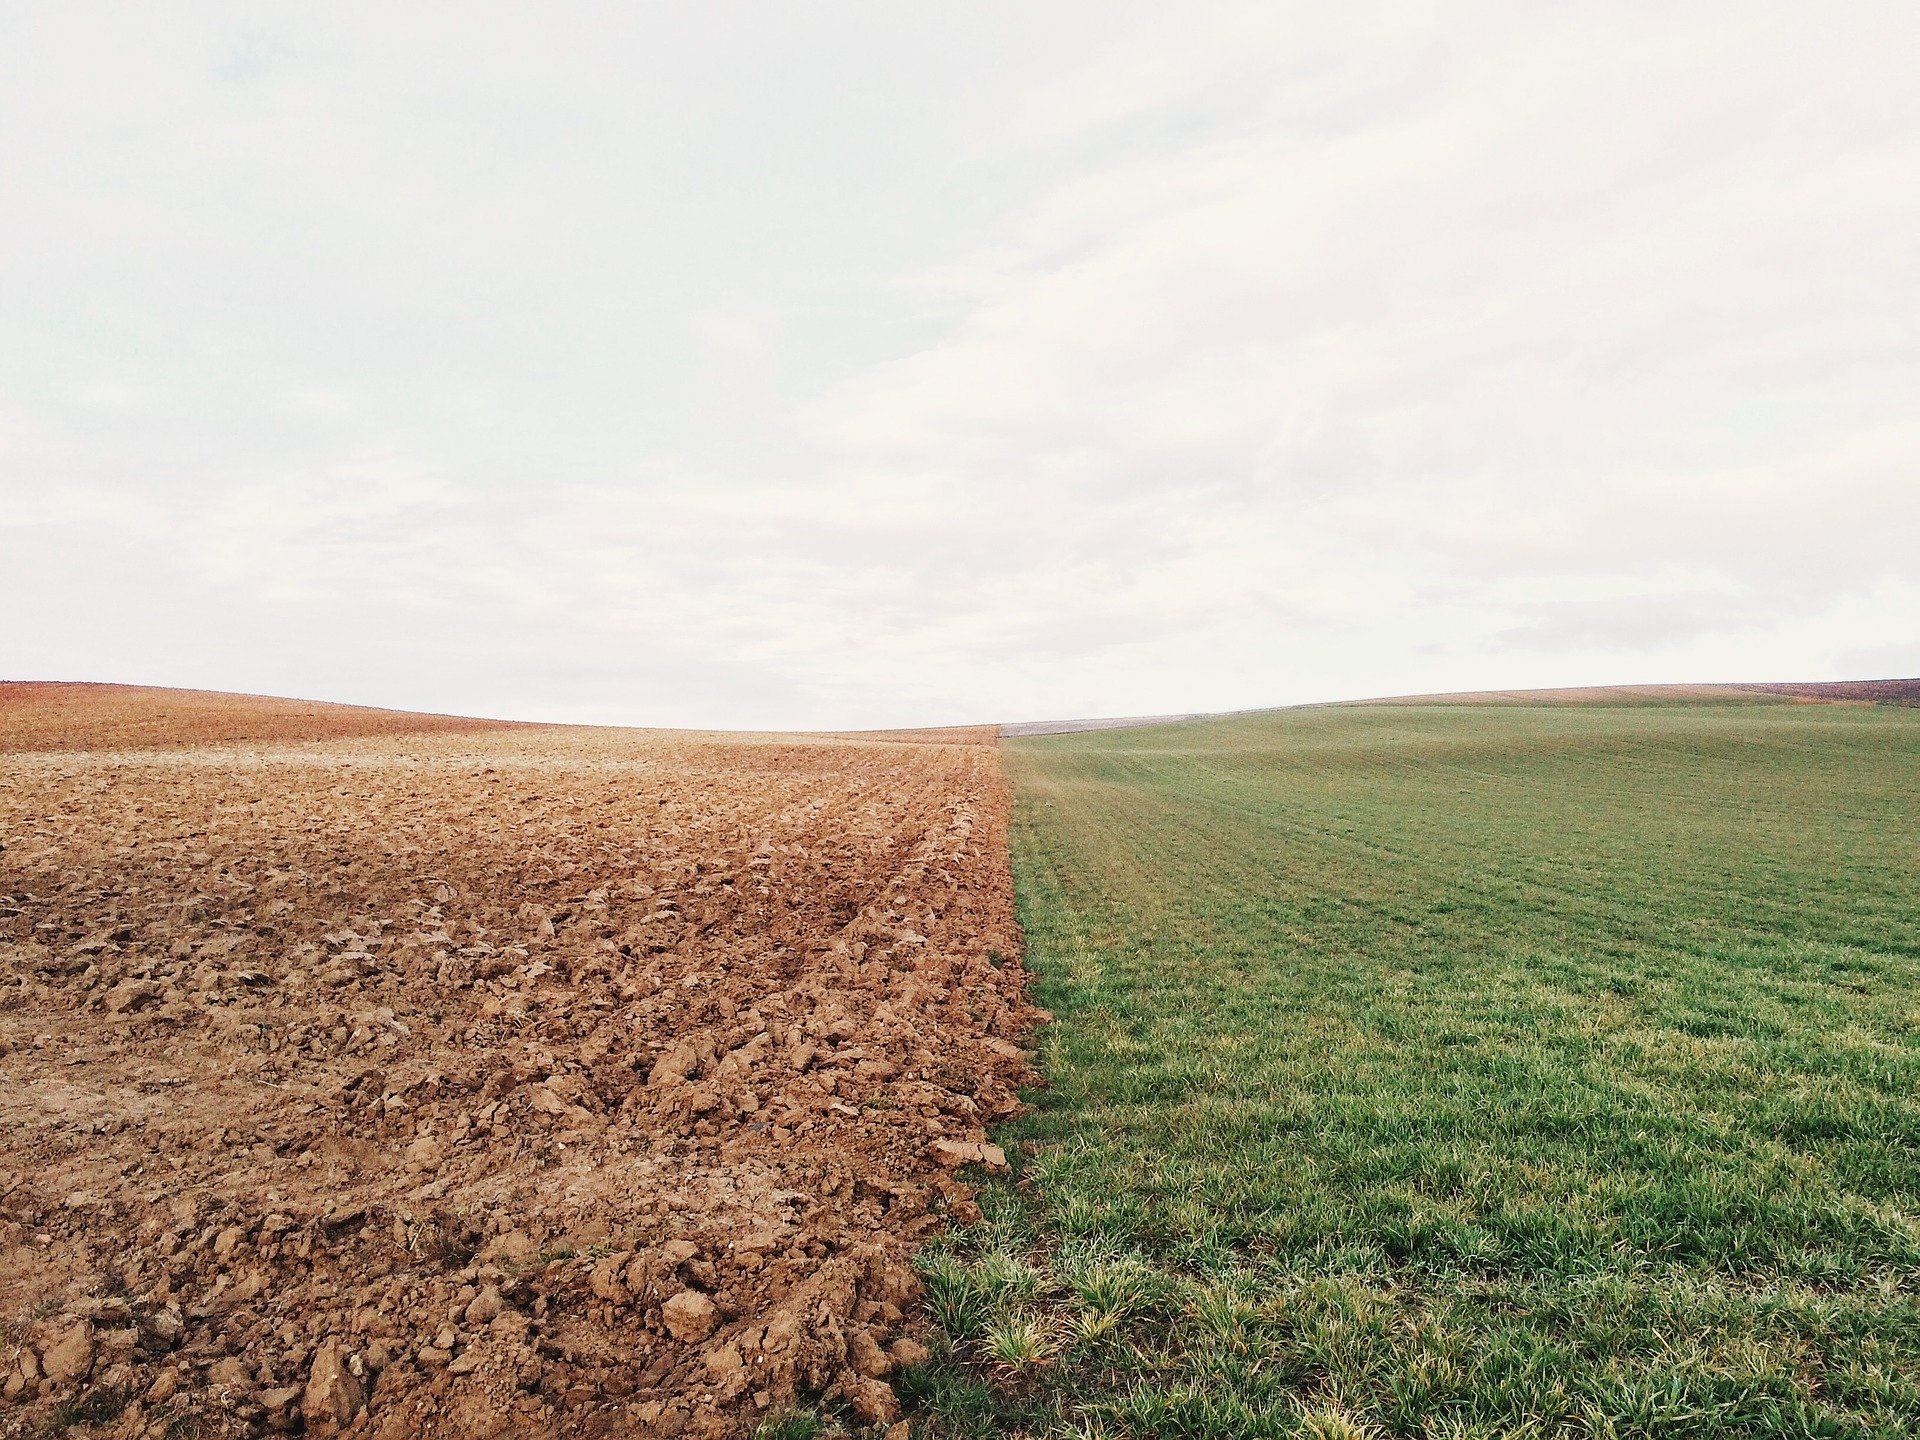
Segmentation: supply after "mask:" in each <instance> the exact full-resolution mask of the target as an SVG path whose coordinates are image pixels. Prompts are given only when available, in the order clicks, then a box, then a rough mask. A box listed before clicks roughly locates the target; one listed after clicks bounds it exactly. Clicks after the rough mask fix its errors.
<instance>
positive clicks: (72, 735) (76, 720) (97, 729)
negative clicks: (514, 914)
mask: <svg viewBox="0 0 1920 1440" xmlns="http://www.w3.org/2000/svg"><path fill="white" fill-rule="evenodd" d="M511 728H517V727H515V726H513V724H512V722H510V721H505V720H469V719H463V718H461V717H460V716H457V715H414V714H411V713H409V712H407V711H404V710H375V709H370V708H368V707H366V706H364V705H328V704H324V703H322V702H319V701H314V700H279V699H274V698H273V697H271V696H266V695H224V694H220V693H218V692H215V691H210V690H167V689H161V688H159V687H157V686H150V685H89V684H80V683H70V682H67V681H45V680H0V753H6V752H14V753H18V752H21V751H34V750H164V749H184V748H187V747H190V746H194V745H219V744H230V743H235V742H251V743H254V744H262V743H281V744H290V743H293V742H296V741H302V740H345V739H351V738H354V737H356V736H367V735H429V734H444V733H458V734H471V733H475V732H478V731H485V730H505V729H511Z"/></svg>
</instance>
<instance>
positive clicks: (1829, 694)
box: [1739, 680, 1920, 705]
mask: <svg viewBox="0 0 1920 1440" xmlns="http://www.w3.org/2000/svg"><path fill="white" fill-rule="evenodd" d="M1739 688H1740V689H1742V690H1755V691H1758V692H1760V693H1761V694H1765V695H1785V696H1789V697H1791V698H1792V699H1796V700H1829V701H1831V700H1852V701H1865V702H1871V703H1873V704H1878V705H1920V680H1822V681H1812V682H1806V681H1802V682H1786V683H1782V684H1776V685H1742V686H1740V687H1739Z"/></svg>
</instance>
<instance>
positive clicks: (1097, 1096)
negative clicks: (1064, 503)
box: [913, 703, 1920, 1440]
mask: <svg viewBox="0 0 1920 1440" xmlns="http://www.w3.org/2000/svg"><path fill="white" fill-rule="evenodd" d="M1005 754H1006V757H1007V763H1008V765H1009V768H1010V770H1011V773H1012V775H1013V778H1014V782H1015V786H1016V795H1017V810H1016V822H1015V839H1014V863H1015V874H1016V883H1017V889H1018V896H1019V902H1020V906H1021V918H1022V921H1023V923H1024V924H1025V925H1026V927H1027V941H1028V946H1029V960H1030V963H1031V964H1032V965H1033V967H1034V968H1035V969H1036V971H1037V972H1038V974H1039V976H1040V999H1041V1003H1042V1004H1044V1005H1046V1006H1048V1007H1049V1008H1050V1009H1052V1010H1053V1011H1054V1012H1055V1015H1056V1017H1057V1023H1055V1024H1054V1025H1053V1026H1052V1027H1050V1028H1049V1029H1048V1030H1047V1031H1045V1032H1043V1035H1042V1038H1041V1041H1040V1050H1039V1055H1040V1064H1041V1067H1042V1069H1043V1070H1044V1072H1045V1073H1046V1075H1047V1077H1048V1081H1049V1088H1048V1089H1047V1090H1046V1091H1045V1092H1044V1093H1043V1094H1040V1095H1038V1096H1036V1097H1035V1101H1036V1105H1035V1109H1034V1110H1033V1112H1032V1113H1031V1114H1030V1115H1029V1116H1028V1117H1026V1118H1024V1119H1023V1120H1021V1121H1020V1122H1018V1123H1017V1124H1016V1125H1015V1126H1014V1127H1012V1128H1011V1130H1010V1131H1009V1132H1008V1133H1007V1134H1006V1135H1004V1136H1003V1138H1004V1139H1005V1140H1006V1141H1007V1143H1008V1144H1009V1147H1010V1148H1011V1149H1013V1150H1014V1151H1016V1152H1017V1156H1018V1157H1019V1158H1020V1165H1019V1173H1018V1175H1017V1177H1016V1178H1015V1180H1014V1181H1011V1182H1003V1183H1001V1184H998V1185H997V1186H994V1187H992V1188H990V1189H989V1190H988V1191H987V1192H986V1193H985V1195H984V1197H983V1210H984V1219H983V1220H982V1222H981V1223H980V1224H979V1225H977V1226H974V1227H972V1228H971V1229H970V1230H968V1231H967V1232H965V1233H964V1234H962V1235H960V1236H958V1237H957V1238H955V1239H954V1240H953V1241H951V1242H950V1243H949V1244H948V1245H946V1246H945V1247H944V1248H942V1249H939V1250H936V1251H935V1252H934V1253H933V1254H932V1255H931V1256H930V1257H929V1258H928V1259H927V1261H926V1278H927V1281H928V1294H929V1305H930V1307H931V1309H932V1312H933V1313H934V1315H935V1317H936V1318H937V1320H938V1321H939V1322H940V1324H941V1326H942V1327H943V1328H944V1330H945V1332H946V1334H947V1335H948V1336H949V1337H950V1338H949V1342H948V1344H947V1345H946V1346H945V1347H944V1348H943V1349H942V1350H941V1351H940V1353H939V1355H938V1356H937V1358H936V1361H935V1363H934V1364H933V1365H931V1366H929V1367H927V1368H926V1369H925V1370H924V1371H923V1372H922V1373H921V1374H919V1375H918V1376H917V1377H915V1378H914V1381H913V1383H914V1385H915V1386H916V1387H917V1398H918V1399H919V1401H920V1402H921V1404H922V1405H923V1406H924V1407H926V1410H927V1411H928V1412H930V1414H931V1415H932V1416H933V1417H934V1419H935V1421H936V1424H937V1427H938V1429H939V1430H940V1431H941V1432H942V1433H945V1434H950V1435H959V1436H967V1435H979V1436H987V1435H993V1436H1010V1435H1020V1434H1034V1435H1042V1434H1076V1435H1088V1436H1091V1435H1101V1434H1107V1435H1136V1436H1209V1437H1211V1436H1220V1437H1226V1436H1254V1435H1312V1436H1323V1437H1330V1436H1373V1435H1378V1436H1427V1435H1431V1436H1488V1437H1492V1436H1501V1437H1510V1436H1563V1435H1564V1436H1595V1437H1602V1436H1629V1435H1637V1436H1663V1437H1665V1436H1715V1437H1721V1436H1747V1435H1754V1436H1851V1435H1861V1436H1866V1435H1871V1436H1885V1437H1888V1440H1892V1437H1909V1436H1913V1435H1916V1434H1920V984H1916V982H1917V981H1920V711H1915V710H1899V709H1894V708H1870V707H1860V706H1827V705H1796V704H1779V703H1751V704H1671V705H1640V706H1611V707H1601V706H1594V707H1587V706H1544V705H1543V706H1503V707H1491V706H1482V707H1472V706H1468V707H1458V706H1456V707H1438V706H1428V707H1415V706H1402V707H1387V706H1382V707H1340V708H1327V709H1315V710H1301V711H1292V712H1278V713H1273V714H1268V715H1262V716H1257V717H1251V718H1238V719H1232V720H1222V721H1210V722H1198V723H1191V724H1184V725H1176V726H1163V727H1156V728H1150V729H1141V730H1130V731H1109V732H1104V733H1097V734H1088V735H1072V736H1058V737H1050V738H1046V739H1035V740H1025V741H1020V742H1015V743H1010V744H1008V745H1007V746H1006V748H1005Z"/></svg>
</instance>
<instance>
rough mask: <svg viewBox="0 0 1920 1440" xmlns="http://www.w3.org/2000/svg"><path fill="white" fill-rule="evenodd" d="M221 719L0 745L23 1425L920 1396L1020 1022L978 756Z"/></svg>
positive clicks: (994, 822)
mask: <svg viewBox="0 0 1920 1440" xmlns="http://www.w3.org/2000/svg"><path fill="white" fill-rule="evenodd" d="M96 694H97V695H98V699H97V700H96V705H97V706H98V707H99V708H101V709H103V710H105V711H107V712H108V713H104V714H98V715H82V716H81V720H80V723H76V724H74V725H73V726H72V728H71V730H70V731H66V732H64V733H65V734H67V735H69V736H80V737H84V738H85V739H86V741H87V743H89V744H103V743H104V744H113V745H116V746H118V745H122V744H124V743H125V742H126V737H127V736H128V735H129V734H137V735H138V736H140V737H141V743H143V744H149V745H167V744H169V743H172V742H171V739H170V736H169V734H168V732H166V731H165V730H164V728H163V727H156V726H155V725H154V724H153V722H152V712H151V708H150V706H149V702H148V701H147V700H146V699H145V698H144V697H142V696H138V695H136V696H133V697H131V698H126V699H125V703H126V705H127V706H128V707H129V713H127V714H115V713H112V711H113V709H114V707H115V706H116V705H118V704H120V703H121V701H122V698H125V697H116V696H115V695H113V694H112V693H110V692H96ZM56 698H57V697H56ZM216 698H218V699H221V700H223V701H225V702H226V703H224V704H221V705H214V706H210V707H201V708H198V709H190V710H189V711H188V712H184V713H189V714H192V715H201V716H203V715H208V714H212V715H215V716H217V717H218V718H217V719H216V720H212V721H203V720H199V719H195V720H192V721H190V722H189V723H188V724H187V726H186V728H187V731H188V738H203V737H204V736H206V735H207V734H208V733H216V734H218V735H219V736H221V738H223V739H227V740H233V741H244V742H248V743H245V744H230V745H227V746H224V747H222V746H211V745H199V746H195V747H192V748H184V749H165V750H152V749H149V750H127V749H116V750H112V751H103V750H86V749H81V748H73V747H72V746H71V745H70V746H69V748H66V749H53V748H50V747H49V746H48V745H47V744H46V743H44V742H45V737H44V736H42V737H41V738H40V739H38V740H36V739H35V738H34V736H33V735H32V734H31V733H30V732H29V731H28V730H27V728H26V727H24V726H22V725H19V724H18V723H17V722H16V723H15V724H14V726H13V729H12V731H11V732H10V735H9V743H10V744H12V745H13V747H14V748H15V750H16V752H29V753H14V754H11V755H7V756H5V757H4V758H0V843H3V844H4V846H5V849H4V852H0V1326H4V1329H0V1382H3V1383H4V1390H5V1396H6V1399H5V1401H4V1402H0V1433H6V1434H28V1433H36V1432H37V1431H39V1430H40V1429H41V1428H43V1427H46V1426H48V1425H49V1424H58V1423H69V1422H75V1421H78V1422H80V1425H81V1428H80V1429H79V1430H77V1431H76V1432H75V1433H91V1434H99V1435H113V1436H135V1435H155V1436H159V1435H174V1434H192V1433H198V1434H201V1435H207V1436H219V1435H241V1434H249V1435H257V1434H263V1433H268V1432H274V1431H301V1430H303V1429H304V1430H305V1432H306V1433H309V1434H330V1433H335V1432H342V1431H348V1432H351V1433H353V1434H356V1435H358V1434H365V1435H380V1436H388V1437H399V1436H411V1435H449V1436H452V1435H458V1436H486V1435H508V1434H511V1435H529V1436H558V1435H649V1436H651V1435H661V1436H671V1435H698V1436H719V1435H733V1434H742V1433H746V1432H748V1431H750V1430H751V1428H752V1427H753V1425H754V1424H755V1423H757V1421H758V1420H759V1418H760V1417H762V1416H764V1415H766V1414H768V1413H770V1412H772V1411H774V1410H776V1409H777V1408H778V1407H780V1406H782V1405H784V1404H786V1403H788V1402H790V1401H792V1400H794V1399H795V1398H796V1397H815V1398H824V1399H825V1400H826V1401H827V1402H829V1403H833V1404H838V1405H841V1406H844V1407H846V1408H847V1409H849V1410H850V1411H851V1412H852V1413H853V1414H854V1415H855V1416H857V1417H858V1418H859V1420H860V1421H862V1422H864V1423H868V1424H872V1425H874V1426H876V1427H880V1426H886V1425H889V1424H893V1423H895V1421H896V1419H897V1416H898V1413H899V1407H898V1402H897V1400H896V1398H895V1395H894V1392H893V1391H892V1390H891V1389H890V1386H889V1382H890V1380H891V1379H892V1378H893V1377H894V1375H895V1373H896V1372H897V1369H898V1368H899V1367H901V1366H902V1365H904V1364H911V1363H913V1362H914V1361H915V1360H916V1359H918V1358H921V1352H920V1351H919V1350H918V1349H917V1342H916V1341H915V1339H914V1331H915V1328H916V1319H915V1317H916V1314H917V1308H916V1303H915V1298H916V1297H915V1282H914V1278H913V1274H912V1271H911V1270H910V1269H909V1268H908V1264H907V1261H908V1258H909V1256H910V1255H911V1253H912V1250H913V1248H914V1246H915V1245H916V1243H918V1242H919V1241H920V1240H921V1239H923V1238H924V1237H925V1236H927V1235H928V1234H929V1233H931V1232H934V1231H937V1230H939V1229H940V1228H942V1227H944V1226H945V1225H947V1224H948V1223H950V1218H951V1217H954V1216H960V1217H968V1216H970V1215H971V1214H972V1213H973V1212H972V1202H971V1199H970V1198H969V1192H968V1190H967V1189H966V1187H965V1186H964V1185H963V1184H962V1183H960V1181H959V1180H958V1179H957V1178H956V1167H962V1166H965V1165H967V1164H969V1163H984V1164H997V1163H1003V1157H1001V1156H999V1154H998V1152H997V1151H996V1150H994V1149H993V1148H992V1147H991V1146H987V1145H985V1144H984V1143H983V1142H984V1141H985V1138H986V1137H985V1129H984V1125H985V1124H986V1122H988V1121H989V1120H992V1119H996V1118H999V1117H1003V1116H1006V1115H1009V1114H1011V1113H1013V1112H1014V1111H1015V1110H1016V1109H1017V1106H1018V1102H1017V1100H1016V1098H1015V1094H1014V1090H1015V1087H1016V1086H1017V1085H1019V1084H1021V1083H1023V1082H1025V1081H1026V1080H1028V1079H1029V1078H1030V1077H1029V1074H1028V1071H1027V1069H1026V1067H1025V1064H1024V1062H1023V1059H1022V1052H1021V1050H1020V1048H1019V1045H1020V1042H1021V1041H1022V1040H1023V1038H1024V1037H1025V1036H1026V1034H1027V1032H1028V1030H1029V1029H1030V1027H1031V1026H1032V1024H1033V1023H1034V1021H1035V1020H1036V1018H1040V1012H1038V1011H1036V1010H1034V1009H1033V1008H1032V1007H1031V1006H1030V1005H1029V1003H1028V1001H1027V1000H1026V997H1025V985H1024V975H1023V973H1022V971H1021V969H1020V967H1019V964H1018V961H1017V958H1016V955H1017V947H1018V936H1017V931H1016V928H1015V925H1014V921H1013V917H1012V908H1011V883H1010V876H1009V874H1008V864H1007V851H1006V833H1005V831H1006V823H1007V792H1006V786H1005V782H1004V780H1003V778H1002V775H1001V773H1000V768H999V764H998V757H997V754H996V752H995V751H994V749H993V748H992V747H991V746H990V745H982V744H927V743H919V744H915V743H881V742H875V741H860V740H828V739H805V738H795V737H785V738H770V737H734V738H724V737H699V736H687V735H664V734H651V733H647V732H637V731H618V730H584V729H561V728H517V727H516V728H490V729H486V730H475V731H472V732H470V733H432V732H434V731H437V730H443V729H444V727H443V726H440V725H439V724H438V722H429V723H427V724H424V725H422V726H421V727H420V728H419V729H417V730H416V731H415V732H414V733H411V734H399V733H386V734H378V735H375V736H373V737H371V738H361V739H351V740H331V741H317V740H315V738H314V737H313V734H312V730H311V728H307V729H302V728H300V727H301V724H308V725H309V726H310V725H311V724H313V723H320V722H319V721H316V720H315V716H316V715H319V714H321V707H299V708H303V709H304V710H305V711H307V712H309V713H308V714H306V715H305V716H304V717H299V723H295V724H294V726H293V735H294V736H296V737H297V738H300V739H301V740H303V741H305V742H306V743H302V744H297V745H295V744H282V743H274V744H263V743H256V742H258V741H260V740H261V739H262V736H261V735H260V734H258V733H255V734H240V733H235V732H236V731H244V730H245V729H246V725H245V723H243V721H244V713H245V711H246V706H245V705H243V704H241V703H240V702H238V701H235V700H233V699H231V697H216ZM38 703H41V704H42V713H57V714H62V715H67V716H71V715H73V714H74V713H75V709H76V707H77V708H79V709H81V710H84V708H85V707H84V706H82V705H80V703H79V701H78V700H76V699H75V698H74V697H71V696H70V697H66V698H64V699H60V700H59V704H58V705H57V706H56V707H55V708H54V709H53V710H51V711H49V710H47V709H46V705H45V702H38ZM282 703H283V702H269V703H267V704H265V705H263V706H262V707H260V709H259V710H258V712H257V713H258V714H259V717H260V728H261V730H263V731H264V732H265V736H266V738H269V739H272V740H276V741H279V740H284V739H287V738H289V734H288V731H287V730H285V729H283V728H281V727H283V726H284V725H286V724H287V723H289V720H290V719H291V718H293V717H290V716H289V714H288V712H287V711H286V710H284V709H282V708H280V706H281V704H282ZM61 707H64V708H61ZM143 707H146V708H143ZM13 713H14V714H15V715H16V717H17V714H18V711H17V710H15V711H14V712H13ZM334 714H335V712H332V711H326V712H324V717H323V718H325V717H331V716H333V715H334ZM62 723H63V724H64V723H65V722H64V721H63V722H62ZM352 723H358V722H357V721H356V722H352ZM459 723H461V724H463V725H464V724H466V723H469V722H459ZM205 725H211V726H212V730H211V732H210V731H209V730H208V729H206V728H202V727H203V726H205ZM23 736H24V738H23ZM972 738H977V737H972Z"/></svg>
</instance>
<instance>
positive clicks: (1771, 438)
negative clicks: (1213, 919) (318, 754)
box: [0, 0, 1920, 727]
mask: <svg viewBox="0 0 1920 1440" xmlns="http://www.w3.org/2000/svg"><path fill="white" fill-rule="evenodd" d="M1916 75H1920V5H1915V4H1914V3H1913V0H1897V3H1888V4H1879V3H1871V0H1847V3H1845V4H1842V5H1831V6H1823V5H1812V4H1807V3H1804V0H1796V3H1792V4H1767V3H1755V0H1738V3H1728V4H1685V3H1677V4H1676V3H1647V4H1635V3H1624V0H1605V3H1600V4H1577V3H1566V4H1562V3H1556V4H1538V3H1527V4H1511V5H1499V4H1492V5H1477V4H1444V5H1442V4H1405V5H1391V4H1390V5H1381V6H1369V5H1363V4H1351V5H1338V6H1334V5H1327V4H1323V3H1314V4H1299V5H1286V4H1274V3H1268V0H1261V3H1249V4H1244V5H1231V6H1220V7H1208V6H1202V5H1195V4H1192V3H1182V4H1179V5H1171V4H1165V3H1156V4H1153V5H1148V6H1141V7H1126V6H1121V5H1116V4H1113V3H1110V0H1101V3H1097V4H1052V3H1049V4H1040V5H1035V4H1032V3H1021V4H1018V5H1012V4H1009V5H982V4H968V5H954V4H905V3H889V4H878V3H873V4H860V5H851V4H806V5H800V4H792V5H777V6H776V5H758V4H756V5H745V4H741V5H708V4H699V5H694V4H688V5H684V6H679V5H676V6H644V5H643V6H635V5H611V4H610V5H606V6H580V5H574V6H560V5H542V6H531V5H529V6H504V7H503V6H494V5H485V4H475V3H461V4H457V5H455V4H447V5H434V6H425V5H409V4H397V3H393V0H385V3H381V4H378V5H366V6H359V5H351V4H346V5H341V4H330V5H325V6H293V5H262V4H259V3H255V0H249V3H246V4H233V5H222V4H213V3H198V4H193V5H176V6H162V5H125V6H107V5H90V4H83V3H73V4H58V5H45V4H24V3H21V4H15V3H5V4H0V678H16V679H21V678H74V679H103V680H124V681H138V682H146V683H155V684H169V685H191V686H201V687H210V688H220V689H233V690H250V691H263V692H268V693H276V694H292V695H300V696H310V697H318V698H325V699H337V700H352V701H361V702H367V703H374V704H385V705H395V706H402V707H407V708H418V709H432V710H447V711H457V712H466V713H484V714H493V715H507V716H524V717H531V718H550V719H578V720H596V721H619V722H628V723H637V724H667V725H700V726H709V725H711V726H729V727H829V726H869V725H871V726H879V725H892V724H912V723H926V722H944V721H964V720H984V719H1027V718H1043V717H1059V716H1067V715H1097V714H1127V713H1140V712H1161V711H1170V710H1181V711H1184V710H1211V709H1224V708H1239V707H1251V706H1260V705H1274V704H1283V703H1290V702H1296V701H1308V700H1326V699H1337V698H1343V697H1355V696H1364V695H1377V694H1391V693H1406V692H1417V691H1430V690H1447V689H1468V688H1477V687H1483V686H1523V685H1559V684H1582V683H1603V682H1625V681H1659V680H1716V679H1823V678H1839V677H1869V676H1883V675H1913V674H1916V673H1920V83H1917V82H1916V78H1915V77H1916Z"/></svg>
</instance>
